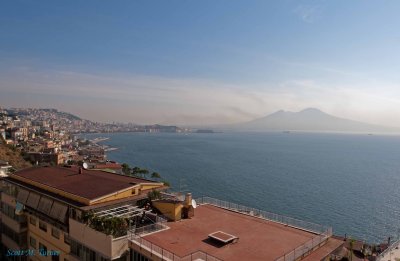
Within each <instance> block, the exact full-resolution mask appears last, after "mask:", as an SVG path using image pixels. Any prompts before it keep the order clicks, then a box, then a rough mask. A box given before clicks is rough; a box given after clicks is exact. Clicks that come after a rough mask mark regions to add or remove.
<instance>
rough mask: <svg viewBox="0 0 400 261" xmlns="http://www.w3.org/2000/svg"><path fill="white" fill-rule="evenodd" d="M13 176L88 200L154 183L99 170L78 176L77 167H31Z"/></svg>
mask: <svg viewBox="0 0 400 261" xmlns="http://www.w3.org/2000/svg"><path fill="white" fill-rule="evenodd" d="M13 176H18V177H22V178H25V179H28V180H31V181H34V182H38V183H41V184H43V185H46V186H49V187H52V188H55V189H59V190H62V191H65V192H68V193H71V194H73V195H77V196H79V197H82V198H86V199H89V200H93V199H96V198H99V197H102V196H106V195H109V194H111V193H115V192H117V191H120V190H123V189H127V188H129V187H132V186H134V185H136V184H139V183H153V182H154V181H150V180H146V179H140V178H134V177H128V176H123V175H119V174H114V173H109V172H105V171H101V170H85V169H83V170H82V174H79V169H78V168H77V167H71V168H68V167H33V168H28V169H24V170H20V171H17V172H15V173H14V174H13V175H12V176H11V177H10V178H13Z"/></svg>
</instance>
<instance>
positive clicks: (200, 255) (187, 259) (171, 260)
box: [130, 233, 222, 261]
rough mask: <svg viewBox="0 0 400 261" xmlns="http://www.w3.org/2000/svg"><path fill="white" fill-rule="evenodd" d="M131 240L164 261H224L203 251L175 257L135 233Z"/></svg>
mask: <svg viewBox="0 0 400 261" xmlns="http://www.w3.org/2000/svg"><path fill="white" fill-rule="evenodd" d="M130 240H131V242H132V243H134V244H136V245H137V246H138V247H140V248H141V249H144V250H146V251H147V252H149V253H150V254H151V255H155V256H157V257H158V258H160V259H161V260H164V261H200V260H204V261H222V260H221V259H218V258H216V257H215V256H212V255H210V254H208V253H205V252H203V251H196V252H193V253H191V254H188V255H186V256H183V257H181V256H178V255H175V254H174V253H172V252H170V251H168V250H166V249H164V248H162V247H160V246H158V245H156V244H154V243H151V242H150V241H147V240H146V239H144V238H142V237H141V236H139V235H137V234H134V233H132V234H131V237H130Z"/></svg>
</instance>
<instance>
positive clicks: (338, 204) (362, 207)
mask: <svg viewBox="0 0 400 261" xmlns="http://www.w3.org/2000/svg"><path fill="white" fill-rule="evenodd" d="M84 136H85V137H87V138H94V137H110V139H109V140H107V141H105V142H103V144H105V145H109V146H111V147H117V148H118V150H116V151H112V152H109V153H108V158H109V159H110V160H115V161H118V162H121V163H123V162H126V163H128V164H130V165H131V166H139V167H143V168H147V169H149V170H150V171H151V172H152V171H156V172H159V173H160V174H161V176H162V177H163V179H165V180H167V181H169V182H170V183H171V186H172V188H173V190H175V191H179V190H182V191H185V190H186V191H190V192H192V193H193V194H194V197H201V196H211V197H215V198H219V199H223V200H227V201H232V202H236V203H240V204H243V205H247V206H251V207H255V208H259V209H262V210H266V211H270V212H275V213H278V214H283V215H287V216H290V217H295V218H299V219H302V220H307V221H311V222H314V223H318V224H323V225H329V226H332V227H333V230H334V233H335V234H337V235H344V234H345V233H346V234H347V236H351V237H353V238H358V239H364V240H366V241H367V242H372V243H374V242H376V243H377V242H382V241H384V240H387V238H388V236H391V237H392V239H393V238H396V237H397V236H398V234H399V233H400V136H377V135H372V136H371V135H351V134H317V133H296V132H292V133H278V132H276V133H210V134H195V133H193V134H179V133H114V134H91V135H84Z"/></svg>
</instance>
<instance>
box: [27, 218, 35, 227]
mask: <svg viewBox="0 0 400 261" xmlns="http://www.w3.org/2000/svg"><path fill="white" fill-rule="evenodd" d="M29 223H31V224H32V225H34V226H36V218H35V217H33V216H30V217H29Z"/></svg>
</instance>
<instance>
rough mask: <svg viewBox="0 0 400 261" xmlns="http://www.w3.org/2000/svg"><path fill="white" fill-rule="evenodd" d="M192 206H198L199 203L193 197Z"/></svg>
mask: <svg viewBox="0 0 400 261" xmlns="http://www.w3.org/2000/svg"><path fill="white" fill-rule="evenodd" d="M192 206H193V208H197V203H196V200H194V199H192Z"/></svg>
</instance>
